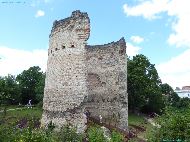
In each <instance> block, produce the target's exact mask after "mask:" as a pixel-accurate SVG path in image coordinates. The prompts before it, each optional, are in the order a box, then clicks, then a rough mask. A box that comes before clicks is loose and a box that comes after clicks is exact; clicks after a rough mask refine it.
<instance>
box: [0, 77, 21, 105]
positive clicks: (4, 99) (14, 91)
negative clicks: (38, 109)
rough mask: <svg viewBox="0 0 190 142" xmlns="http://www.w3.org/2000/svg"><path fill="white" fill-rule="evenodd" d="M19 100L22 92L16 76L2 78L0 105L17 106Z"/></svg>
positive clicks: (0, 82) (0, 83) (0, 79)
mask: <svg viewBox="0 0 190 142" xmlns="http://www.w3.org/2000/svg"><path fill="white" fill-rule="evenodd" d="M19 98H20V90H19V86H18V83H17V82H16V78H15V76H13V75H8V76H5V77H0V100H1V102H0V104H17V103H18V102H19Z"/></svg>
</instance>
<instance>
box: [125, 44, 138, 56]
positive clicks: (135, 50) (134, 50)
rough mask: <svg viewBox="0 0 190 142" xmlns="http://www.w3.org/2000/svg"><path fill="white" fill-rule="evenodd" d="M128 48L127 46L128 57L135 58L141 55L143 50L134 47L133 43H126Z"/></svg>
mask: <svg viewBox="0 0 190 142" xmlns="http://www.w3.org/2000/svg"><path fill="white" fill-rule="evenodd" d="M126 46H127V49H126V52H127V55H128V56H135V55H137V54H138V53H139V50H140V49H141V48H140V47H138V46H134V45H133V44H131V43H126Z"/></svg>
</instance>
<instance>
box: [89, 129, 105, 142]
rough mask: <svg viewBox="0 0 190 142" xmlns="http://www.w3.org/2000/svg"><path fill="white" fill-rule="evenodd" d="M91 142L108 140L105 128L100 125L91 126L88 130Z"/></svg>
mask: <svg viewBox="0 0 190 142" xmlns="http://www.w3.org/2000/svg"><path fill="white" fill-rule="evenodd" d="M87 135H88V140H89V142H107V139H106V138H105V137H104V134H103V130H102V129H101V128H100V127H97V126H94V127H90V128H89V129H88V131H87Z"/></svg>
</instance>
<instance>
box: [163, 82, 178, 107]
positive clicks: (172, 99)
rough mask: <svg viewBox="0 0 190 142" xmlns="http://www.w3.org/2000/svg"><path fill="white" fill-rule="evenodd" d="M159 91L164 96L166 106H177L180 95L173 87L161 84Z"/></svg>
mask: <svg viewBox="0 0 190 142" xmlns="http://www.w3.org/2000/svg"><path fill="white" fill-rule="evenodd" d="M161 91H162V94H163V95H164V96H165V102H166V105H167V106H168V105H171V106H178V104H179V101H180V97H179V96H178V95H177V93H175V92H174V90H173V88H172V87H171V86H170V85H169V84H167V83H164V84H161Z"/></svg>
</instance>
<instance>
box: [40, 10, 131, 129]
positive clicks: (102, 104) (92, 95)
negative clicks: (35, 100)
mask: <svg viewBox="0 0 190 142" xmlns="http://www.w3.org/2000/svg"><path fill="white" fill-rule="evenodd" d="M89 35H90V20H89V17H88V15H87V13H81V12H80V11H74V12H72V15H71V17H69V18H66V19H63V20H60V21H55V22H54V24H53V28H52V31H51V34H50V38H49V49H48V63H47V72H46V81H45V89H44V99H43V115H42V125H47V124H48V123H49V122H50V121H52V122H53V123H54V124H55V125H57V126H58V127H61V126H63V125H64V124H71V125H73V126H76V127H77V130H78V132H83V131H84V130H85V127H86V125H85V123H86V117H85V115H84V113H85V112H86V111H88V112H90V116H91V117H94V118H97V119H98V117H99V116H100V115H101V116H102V118H103V121H104V122H105V123H106V121H107V122H108V120H109V119H110V118H112V119H113V118H114V119H115V122H116V123H117V127H118V128H121V129H124V130H126V129H127V126H128V113H127V111H128V109H127V107H128V105H127V104H128V103H127V61H126V44H125V40H124V38H122V39H120V40H119V41H118V42H112V43H109V44H105V45H96V46H89V45H86V41H87V40H88V38H89Z"/></svg>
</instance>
